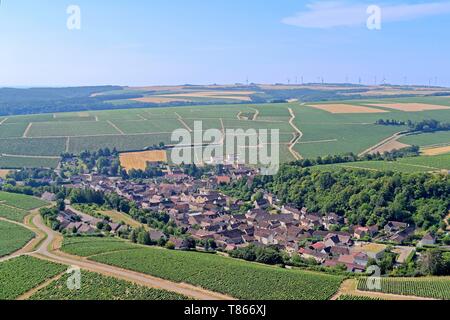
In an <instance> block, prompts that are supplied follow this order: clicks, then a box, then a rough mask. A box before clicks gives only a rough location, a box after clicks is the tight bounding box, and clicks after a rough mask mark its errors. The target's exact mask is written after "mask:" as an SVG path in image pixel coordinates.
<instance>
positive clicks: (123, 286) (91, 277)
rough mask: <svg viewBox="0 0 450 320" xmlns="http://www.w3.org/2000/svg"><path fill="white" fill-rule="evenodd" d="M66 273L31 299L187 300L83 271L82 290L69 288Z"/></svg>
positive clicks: (179, 296) (177, 295)
mask: <svg viewBox="0 0 450 320" xmlns="http://www.w3.org/2000/svg"><path fill="white" fill-rule="evenodd" d="M68 277H69V275H65V276H63V277H62V278H60V279H58V280H57V281H55V282H53V283H51V284H50V285H48V286H47V287H45V288H43V289H41V290H39V291H38V292H37V293H35V294H34V295H32V296H31V298H30V300H52V301H55V300H71V301H74V300H90V301H93V300H102V301H104V300H187V298H186V297H184V296H182V295H179V294H176V293H172V292H169V291H165V290H158V289H152V288H147V287H143V286H139V285H136V284H133V283H131V282H127V281H123V280H118V279H115V278H111V277H106V276H103V275H100V274H97V273H92V272H87V271H82V272H81V288H80V290H69V289H68V288H67V279H68Z"/></svg>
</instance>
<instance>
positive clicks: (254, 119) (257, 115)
mask: <svg viewBox="0 0 450 320" xmlns="http://www.w3.org/2000/svg"><path fill="white" fill-rule="evenodd" d="M250 109H252V110H254V111H255V114H254V115H253V118H252V121H256V120H257V119H258V117H259V110H258V109H255V108H250Z"/></svg>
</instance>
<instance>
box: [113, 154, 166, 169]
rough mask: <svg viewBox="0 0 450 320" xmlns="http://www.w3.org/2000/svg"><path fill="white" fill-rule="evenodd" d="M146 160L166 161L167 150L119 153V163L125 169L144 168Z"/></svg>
mask: <svg viewBox="0 0 450 320" xmlns="http://www.w3.org/2000/svg"><path fill="white" fill-rule="evenodd" d="M148 162H167V152H166V151H165V150H155V151H143V152H130V153H121V154H120V165H121V166H122V167H123V168H124V169H125V170H127V171H130V170H131V169H135V170H145V169H146V168H147V163H148Z"/></svg>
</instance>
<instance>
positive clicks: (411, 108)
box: [369, 103, 450, 112]
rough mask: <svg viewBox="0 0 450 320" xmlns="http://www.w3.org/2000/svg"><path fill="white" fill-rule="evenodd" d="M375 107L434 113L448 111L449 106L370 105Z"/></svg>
mask: <svg viewBox="0 0 450 320" xmlns="http://www.w3.org/2000/svg"><path fill="white" fill-rule="evenodd" d="M369 105H370V106H373V107H383V108H387V109H393V110H398V111H404V112H421V111H433V110H447V109H450V107H448V106H441V105H435V104H425V103H387V104H382V103H380V104H369Z"/></svg>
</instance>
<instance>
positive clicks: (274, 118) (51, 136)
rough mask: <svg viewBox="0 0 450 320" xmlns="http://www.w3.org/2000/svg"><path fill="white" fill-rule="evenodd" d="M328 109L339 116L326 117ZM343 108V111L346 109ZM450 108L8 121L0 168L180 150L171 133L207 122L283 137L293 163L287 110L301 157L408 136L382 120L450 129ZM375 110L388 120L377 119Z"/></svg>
mask: <svg viewBox="0 0 450 320" xmlns="http://www.w3.org/2000/svg"><path fill="white" fill-rule="evenodd" d="M122 93H123V92H122ZM241 96H242V95H241ZM198 99H200V98H198ZM404 104H407V106H408V107H409V108H413V107H414V108H415V110H413V111H402V110H396V108H393V107H392V106H402V105H404ZM413 104H415V105H413ZM374 105H377V106H379V107H374ZM424 105H427V106H432V107H423V106H424ZM327 106H328V107H327ZM330 106H332V107H333V108H334V109H329V108H330ZM342 106H345V108H344V109H342ZM387 106H391V108H387ZM418 106H422V110H424V111H417V110H416V109H417V108H418ZM449 106H450V99H448V98H447V97H425V98H398V99H394V98H393V99H378V100H370V99H367V100H350V101H338V102H333V101H330V102H327V103H326V104H324V103H312V104H303V103H301V102H291V103H279V104H228V105H208V106H184V107H164V108H143V109H127V110H105V111H84V112H72V113H57V114H44V115H27V116H11V117H9V118H7V119H6V120H5V121H4V122H3V123H2V124H1V125H0V154H3V155H4V157H0V168H1V167H3V168H17V167H22V166H24V167H34V166H35V167H51V168H53V167H55V166H56V165H57V163H58V160H57V159H56V158H52V157H59V156H60V155H61V153H63V152H71V153H75V154H78V153H80V152H82V151H85V150H89V151H96V150H98V149H100V148H105V147H108V148H110V149H113V148H116V149H117V150H119V151H122V152H131V151H143V150H145V149H146V148H148V147H151V146H153V145H155V144H156V145H158V144H159V143H160V142H164V143H165V144H166V145H171V144H175V143H176V141H171V133H172V132H173V131H174V130H175V129H186V128H188V129H190V130H193V129H194V122H195V121H202V122H203V130H207V129H219V130H221V131H222V130H223V129H228V128H230V129H237V128H240V129H257V130H258V129H279V130H280V133H281V135H282V141H281V143H282V145H280V151H281V160H282V161H291V160H293V159H294V155H293V154H292V152H290V150H289V147H288V146H286V145H288V144H289V143H290V142H291V141H292V138H293V135H294V133H295V132H296V130H295V128H294V127H293V126H292V125H291V124H290V120H291V119H292V114H291V113H290V111H289V109H291V110H292V111H293V114H294V116H295V119H294V120H293V124H294V125H295V126H296V127H297V128H298V129H299V130H300V131H301V132H302V133H303V136H302V138H301V139H299V140H298V141H297V143H296V145H295V146H294V150H295V152H297V153H299V154H300V155H301V156H302V157H304V158H316V157H317V156H326V155H329V154H331V155H333V154H342V153H346V152H354V153H361V152H363V151H365V150H367V149H369V148H370V147H373V146H374V145H376V144H377V143H379V142H380V141H382V140H384V139H386V138H388V137H390V136H392V135H393V134H395V133H398V132H401V131H403V130H404V129H406V127H404V126H378V125H375V122H376V121H377V120H379V119H394V120H401V121H407V120H411V121H421V120H424V119H437V120H440V121H442V122H450V109H448V107H449ZM327 108H328V109H327ZM336 108H337V109H336ZM335 109H336V110H337V111H336V110H335ZM341 109H342V110H341ZM374 109H375V111H378V110H376V109H379V110H380V111H383V112H382V113H372V111H373V110H374ZM397 109H398V108H397ZM327 110H328V111H327ZM330 110H331V111H333V112H334V113H333V112H329V111H330ZM341 112H345V113H341ZM355 112H356V113H355ZM30 124H31V125H30ZM355 133H357V134H355ZM400 142H401V143H404V144H407V145H419V146H433V145H442V146H445V145H449V144H450V133H449V132H439V133H435V134H420V135H415V136H408V137H403V138H402V139H400ZM19 156H20V157H19ZM24 156H25V158H23V157H24ZM32 156H33V157H32ZM21 157H22V158H21ZM39 157H44V158H39ZM15 162H17V164H16V165H15Z"/></svg>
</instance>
